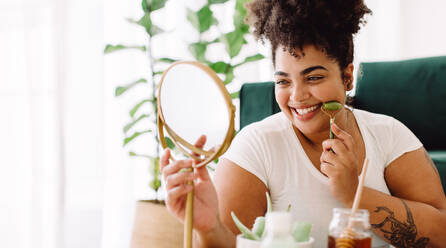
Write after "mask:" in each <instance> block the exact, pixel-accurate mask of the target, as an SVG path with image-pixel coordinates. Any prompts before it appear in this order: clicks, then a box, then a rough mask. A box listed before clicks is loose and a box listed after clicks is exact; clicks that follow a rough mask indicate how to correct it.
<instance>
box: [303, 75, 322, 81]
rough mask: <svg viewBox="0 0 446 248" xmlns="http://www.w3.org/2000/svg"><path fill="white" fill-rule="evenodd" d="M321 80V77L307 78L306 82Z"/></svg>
mask: <svg viewBox="0 0 446 248" xmlns="http://www.w3.org/2000/svg"><path fill="white" fill-rule="evenodd" d="M323 78H324V77H323V76H309V77H307V80H308V81H317V80H321V79H323Z"/></svg>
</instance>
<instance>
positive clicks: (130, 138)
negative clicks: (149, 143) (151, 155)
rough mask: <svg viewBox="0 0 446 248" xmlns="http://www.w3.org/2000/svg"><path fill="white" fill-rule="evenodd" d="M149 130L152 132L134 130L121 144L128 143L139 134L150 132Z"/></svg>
mask: <svg viewBox="0 0 446 248" xmlns="http://www.w3.org/2000/svg"><path fill="white" fill-rule="evenodd" d="M150 132H152V130H145V131H141V132H134V133H133V134H132V135H131V136H130V137H126V138H125V139H124V144H123V146H125V145H127V144H128V143H130V142H131V141H132V140H134V139H135V138H136V137H138V136H140V135H141V134H145V133H150Z"/></svg>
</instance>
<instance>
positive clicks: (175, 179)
mask: <svg viewBox="0 0 446 248" xmlns="http://www.w3.org/2000/svg"><path fill="white" fill-rule="evenodd" d="M196 178H197V175H196V174H194V173H193V172H180V173H175V174H171V175H169V176H167V178H166V190H170V189H172V188H173V187H177V186H178V185H180V184H186V183H187V182H188V181H192V180H195V179H196Z"/></svg>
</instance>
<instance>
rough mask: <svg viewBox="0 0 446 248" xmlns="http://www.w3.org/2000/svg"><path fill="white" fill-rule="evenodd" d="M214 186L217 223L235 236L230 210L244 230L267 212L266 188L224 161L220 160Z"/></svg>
mask: <svg viewBox="0 0 446 248" xmlns="http://www.w3.org/2000/svg"><path fill="white" fill-rule="evenodd" d="M214 184H215V188H216V190H217V195H218V199H219V204H218V209H219V215H220V220H221V221H222V223H223V224H224V225H225V226H226V227H227V228H228V229H229V230H231V231H232V232H233V233H234V234H238V233H240V231H239V230H238V228H237V227H236V226H235V224H234V221H233V220H232V217H231V211H233V212H234V213H235V214H236V215H237V217H238V218H239V219H240V221H241V222H242V223H243V224H244V225H245V226H247V227H252V225H253V224H254V221H255V219H256V218H257V217H258V216H264V215H265V212H266V195H265V192H267V190H268V189H267V188H266V186H265V184H264V183H263V182H262V181H261V180H260V179H259V178H257V177H256V176H255V175H253V174H251V173H250V172H248V171H247V170H245V169H243V168H241V167H240V166H238V165H237V164H235V163H233V162H232V161H230V160H227V159H221V161H220V163H219V165H218V166H217V169H216V171H215V177H214Z"/></svg>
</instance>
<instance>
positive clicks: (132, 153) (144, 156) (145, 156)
mask: <svg viewBox="0 0 446 248" xmlns="http://www.w3.org/2000/svg"><path fill="white" fill-rule="evenodd" d="M129 156H130V157H142V158H148V159H154V157H152V156H149V155H146V154H139V153H136V152H132V151H130V152H129Z"/></svg>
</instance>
